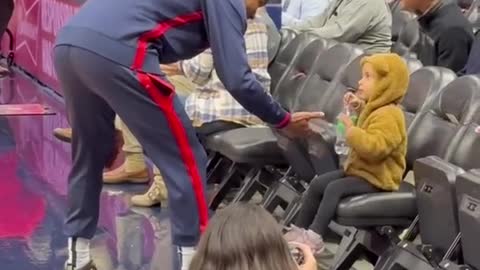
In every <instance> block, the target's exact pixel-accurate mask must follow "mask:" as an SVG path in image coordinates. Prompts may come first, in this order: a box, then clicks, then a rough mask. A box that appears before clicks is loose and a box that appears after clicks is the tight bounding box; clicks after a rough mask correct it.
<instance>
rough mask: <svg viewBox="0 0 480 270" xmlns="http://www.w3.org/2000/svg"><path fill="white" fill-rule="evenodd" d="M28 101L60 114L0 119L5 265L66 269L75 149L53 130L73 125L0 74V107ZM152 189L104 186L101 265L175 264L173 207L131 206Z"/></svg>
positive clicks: (44, 94)
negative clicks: (69, 178) (68, 187)
mask: <svg viewBox="0 0 480 270" xmlns="http://www.w3.org/2000/svg"><path fill="white" fill-rule="evenodd" d="M24 103H41V104H46V105H48V106H50V107H51V108H52V109H53V110H54V111H55V112H57V114H56V115H53V116H16V117H2V116H0V269H1V270H61V269H63V264H64V261H65V259H66V255H67V250H66V241H67V239H66V237H65V236H64V235H63V232H62V225H63V216H64V214H63V213H64V209H65V205H66V179H67V174H68V170H69V167H70V165H71V164H70V147H69V145H68V144H64V143H60V142H58V141H57V140H56V139H55V138H54V137H53V136H52V130H53V129H54V128H56V127H67V126H68V124H67V121H66V116H65V113H64V105H63V101H62V99H61V98H60V97H59V96H57V95H56V94H54V93H53V92H51V91H50V90H48V89H45V88H43V87H41V86H39V85H38V84H37V83H36V82H35V81H34V80H32V79H30V78H29V77H27V76H25V75H23V74H22V73H17V74H14V75H13V76H11V77H7V78H2V79H0V104H24ZM147 188H148V187H147V185H126V186H125V185H122V186H105V187H104V189H103V192H102V196H101V214H100V222H99V227H98V230H97V234H96V236H95V238H94V240H93V243H92V244H93V249H92V253H93V257H94V260H95V262H96V264H97V266H98V269H99V270H170V269H172V253H173V251H172V247H171V245H170V232H169V213H168V209H167V208H158V207H157V208H152V209H141V208H135V207H131V206H130V205H129V198H130V196H132V195H133V194H137V193H142V192H144V191H145V190H146V189H147ZM329 249H330V250H332V251H333V250H334V249H335V245H334V244H329ZM322 268H323V267H322ZM355 268H356V269H359V270H364V269H365V270H366V269H371V266H368V265H365V264H364V263H361V264H358V266H357V265H356V266H355Z"/></svg>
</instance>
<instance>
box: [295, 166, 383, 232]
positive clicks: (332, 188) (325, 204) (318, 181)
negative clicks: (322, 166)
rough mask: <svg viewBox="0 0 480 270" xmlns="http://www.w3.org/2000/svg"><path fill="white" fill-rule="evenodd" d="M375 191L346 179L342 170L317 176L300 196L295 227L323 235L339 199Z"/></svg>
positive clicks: (366, 184) (364, 183)
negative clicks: (300, 203)
mask: <svg viewBox="0 0 480 270" xmlns="http://www.w3.org/2000/svg"><path fill="white" fill-rule="evenodd" d="M379 191H380V190H379V189H378V188H376V187H375V186H373V185H372V184H370V183H369V182H367V181H366V180H364V179H362V178H360V177H355V176H346V175H345V172H344V171H343V170H339V171H333V172H329V173H326V174H323V175H320V176H317V177H316V178H315V179H313V181H312V183H311V185H310V187H309V188H308V190H307V192H306V193H305V195H304V198H303V205H302V208H301V210H300V213H299V215H298V217H297V219H296V222H295V225H297V226H298V227H301V228H306V229H307V228H308V229H311V230H312V231H314V232H316V233H318V234H320V235H323V234H325V233H326V232H327V229H328V224H329V223H330V221H332V219H333V218H334V217H335V213H336V211H337V206H338V204H339V203H340V201H341V200H342V199H343V198H345V197H349V196H353V195H359V194H365V193H373V192H379Z"/></svg>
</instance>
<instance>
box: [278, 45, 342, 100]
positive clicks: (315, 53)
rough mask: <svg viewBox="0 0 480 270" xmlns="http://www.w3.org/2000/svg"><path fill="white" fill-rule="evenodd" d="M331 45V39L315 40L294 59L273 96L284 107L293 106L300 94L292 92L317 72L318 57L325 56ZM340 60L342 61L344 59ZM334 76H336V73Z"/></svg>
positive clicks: (334, 66)
mask: <svg viewBox="0 0 480 270" xmlns="http://www.w3.org/2000/svg"><path fill="white" fill-rule="evenodd" d="M331 45H332V43H331V42H330V41H328V40H326V39H323V38H317V39H315V40H313V41H312V42H310V43H309V44H308V45H307V46H306V47H305V48H304V49H303V50H302V53H301V54H300V55H299V56H298V57H297V58H296V59H295V60H294V62H293V63H292V65H291V66H290V67H289V68H288V69H287V71H286V72H285V74H283V75H282V79H281V80H280V81H279V84H278V85H277V88H276V89H275V92H274V93H273V97H274V98H275V100H277V101H278V102H279V103H280V104H281V105H282V106H283V107H284V108H292V106H293V104H294V102H295V100H296V97H297V96H298V94H296V95H292V94H291V92H292V91H295V90H298V91H300V89H302V86H303V83H304V82H305V81H306V79H307V77H308V76H309V75H310V73H312V72H315V67H314V65H315V64H316V65H317V66H321V65H320V64H319V63H320V62H319V60H318V58H320V57H322V58H324V57H325V56H323V53H324V52H325V51H327V50H328V49H330V47H331ZM327 55H328V54H327ZM322 61H323V62H324V60H322ZM339 61H342V59H340V60H339ZM332 66H333V67H332V68H331V71H333V72H335V71H336V65H332ZM329 70H330V69H329ZM332 76H335V74H333V75H332Z"/></svg>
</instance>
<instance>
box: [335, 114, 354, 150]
mask: <svg viewBox="0 0 480 270" xmlns="http://www.w3.org/2000/svg"><path fill="white" fill-rule="evenodd" d="M342 114H345V115H347V116H348V117H350V119H352V122H353V123H355V122H356V121H357V118H358V116H357V113H356V110H355V109H353V108H350V106H349V105H346V106H344V107H343V111H342ZM345 133H346V127H345V124H344V123H343V122H341V121H340V120H337V127H336V135H337V137H336V140H335V153H337V155H339V156H347V155H348V152H349V151H350V147H349V146H348V145H347V140H346V134H345Z"/></svg>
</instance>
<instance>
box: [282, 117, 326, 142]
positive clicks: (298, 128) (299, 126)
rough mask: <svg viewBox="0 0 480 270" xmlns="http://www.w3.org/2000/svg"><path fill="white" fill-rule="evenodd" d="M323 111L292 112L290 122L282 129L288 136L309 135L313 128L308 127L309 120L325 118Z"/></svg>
mask: <svg viewBox="0 0 480 270" xmlns="http://www.w3.org/2000/svg"><path fill="white" fill-rule="evenodd" d="M324 116H325V115H324V113H323V112H296V113H292V115H291V120H290V123H289V124H288V125H287V126H286V127H284V128H283V129H282V131H283V132H285V134H286V135H287V136H288V137H291V138H295V137H308V136H310V135H311V134H312V130H311V129H310V128H309V127H308V121H310V120H311V119H315V118H323V117H324Z"/></svg>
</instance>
